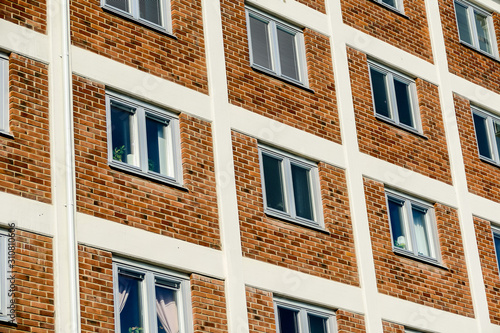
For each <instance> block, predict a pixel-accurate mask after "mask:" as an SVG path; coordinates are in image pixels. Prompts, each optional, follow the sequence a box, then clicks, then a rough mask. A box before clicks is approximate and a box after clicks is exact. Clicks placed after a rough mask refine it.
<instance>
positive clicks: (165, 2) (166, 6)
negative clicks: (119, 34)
mask: <svg viewBox="0 0 500 333" xmlns="http://www.w3.org/2000/svg"><path fill="white" fill-rule="evenodd" d="M139 1H143V0H127V2H128V8H129V9H130V11H128V12H127V11H124V10H122V9H120V8H117V7H113V6H111V5H109V4H107V3H106V0H101V7H102V8H105V9H106V10H109V11H111V12H113V13H115V14H118V15H121V16H124V17H127V18H129V19H131V20H134V21H137V22H139V23H141V24H144V25H146V26H149V27H151V28H154V29H156V30H160V31H162V32H166V33H172V17H171V7H170V0H160V7H161V17H162V20H163V22H162V23H161V24H160V25H158V24H156V23H154V22H151V21H148V20H145V19H143V18H141V17H140V12H139Z"/></svg>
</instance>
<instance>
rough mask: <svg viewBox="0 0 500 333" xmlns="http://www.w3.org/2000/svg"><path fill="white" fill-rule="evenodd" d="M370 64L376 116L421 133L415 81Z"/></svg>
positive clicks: (372, 63)
mask: <svg viewBox="0 0 500 333" xmlns="http://www.w3.org/2000/svg"><path fill="white" fill-rule="evenodd" d="M368 64H369V67H370V80H371V86H372V97H373V105H374V108H375V115H376V116H378V117H381V118H383V119H385V120H388V121H390V122H393V123H395V124H397V125H399V126H401V127H404V128H407V129H410V130H413V131H415V130H416V131H419V132H420V131H421V125H420V117H419V112H418V102H417V91H416V88H415V81H414V80H412V79H410V78H408V77H406V76H404V75H403V74H399V73H397V72H395V71H393V70H391V69H389V68H387V67H385V66H382V65H379V64H376V63H374V62H371V61H370V62H369V63H368Z"/></svg>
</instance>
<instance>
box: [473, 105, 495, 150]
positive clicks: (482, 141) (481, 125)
mask: <svg viewBox="0 0 500 333" xmlns="http://www.w3.org/2000/svg"><path fill="white" fill-rule="evenodd" d="M474 128H475V129H476V139H477V146H478V148H479V155H481V156H484V157H487V158H490V159H491V158H492V153H491V149H490V143H489V139H488V128H487V124H486V118H484V117H482V116H480V115H478V114H476V113H474Z"/></svg>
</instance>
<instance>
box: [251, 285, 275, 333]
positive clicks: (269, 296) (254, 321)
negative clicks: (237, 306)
mask: <svg viewBox="0 0 500 333" xmlns="http://www.w3.org/2000/svg"><path fill="white" fill-rule="evenodd" d="M246 296H247V308H248V326H249V332H250V333H276V321H275V320H276V319H275V317H274V304H273V293H272V292H270V291H265V290H260V289H256V288H253V287H249V286H247V287H246Z"/></svg>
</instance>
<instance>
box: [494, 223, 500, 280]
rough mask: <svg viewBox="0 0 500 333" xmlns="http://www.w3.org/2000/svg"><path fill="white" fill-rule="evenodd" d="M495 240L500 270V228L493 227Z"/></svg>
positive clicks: (499, 268)
mask: <svg viewBox="0 0 500 333" xmlns="http://www.w3.org/2000/svg"><path fill="white" fill-rule="evenodd" d="M493 242H494V243H495V253H496V255H497V264H498V270H499V271H500V229H498V228H493Z"/></svg>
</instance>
